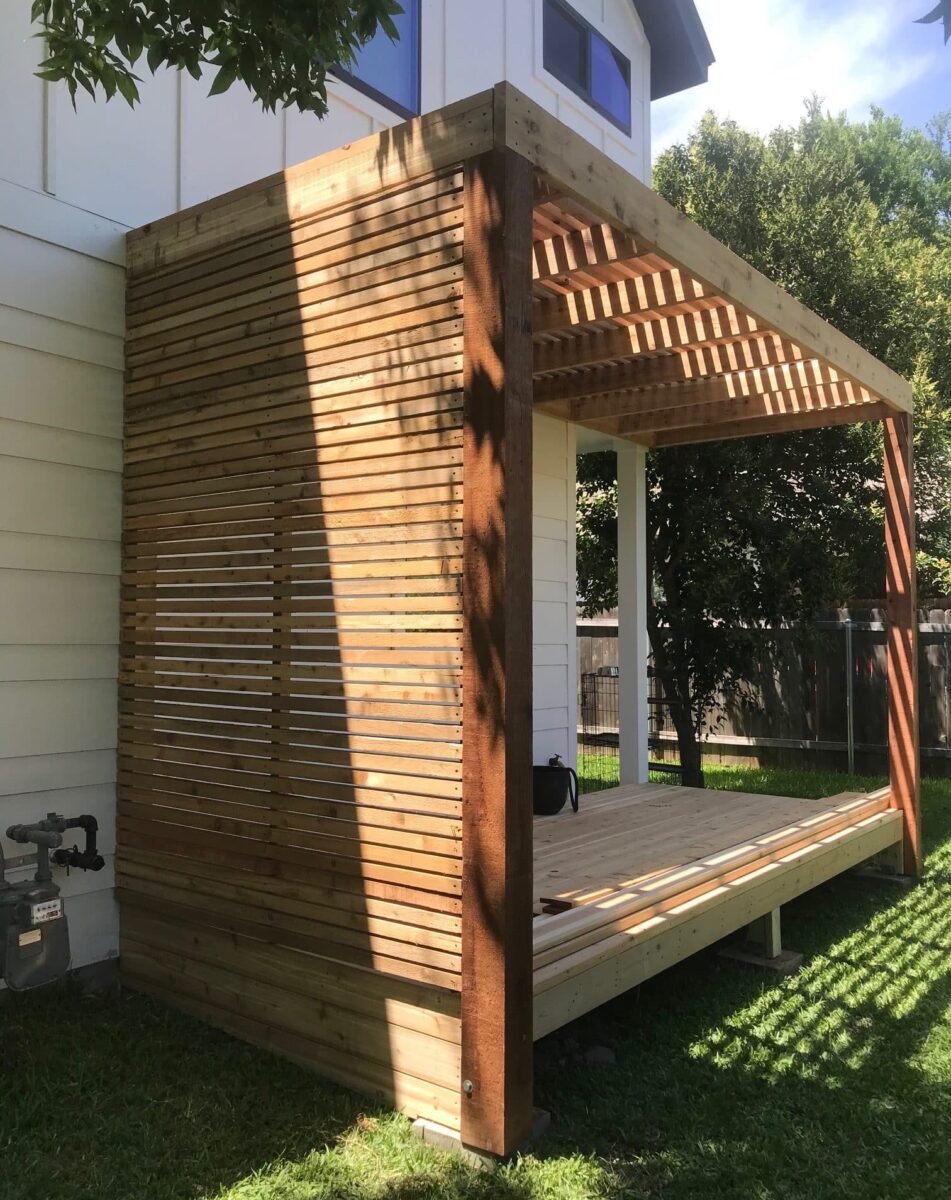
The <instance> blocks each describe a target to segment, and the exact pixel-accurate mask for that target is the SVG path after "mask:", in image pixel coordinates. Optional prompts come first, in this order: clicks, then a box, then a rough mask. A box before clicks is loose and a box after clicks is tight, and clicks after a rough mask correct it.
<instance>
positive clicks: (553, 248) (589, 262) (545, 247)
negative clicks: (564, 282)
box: [532, 224, 637, 283]
mask: <svg viewBox="0 0 951 1200" xmlns="http://www.w3.org/2000/svg"><path fill="white" fill-rule="evenodd" d="M636 257H637V247H636V245H635V243H634V239H633V238H632V237H630V235H629V234H626V233H621V232H619V231H618V230H617V229H615V228H614V227H613V226H611V225H606V224H600V225H591V226H589V228H587V229H579V230H572V231H570V232H566V233H565V234H564V236H562V237H550V238H545V239H544V240H543V241H538V242H535V243H534V244H533V246H532V273H533V278H534V280H535V282H536V283H543V282H545V281H546V280H551V279H559V278H560V277H561V276H563V275H570V274H571V273H572V272H575V271H585V270H589V269H590V268H592V267H603V266H608V265H613V264H615V263H620V262H622V261H625V260H630V259H636Z"/></svg>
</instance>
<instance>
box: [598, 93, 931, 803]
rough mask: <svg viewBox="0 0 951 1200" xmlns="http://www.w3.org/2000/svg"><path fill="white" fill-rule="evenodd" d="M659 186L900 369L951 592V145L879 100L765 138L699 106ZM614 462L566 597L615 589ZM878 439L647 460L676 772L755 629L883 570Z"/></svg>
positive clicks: (926, 573)
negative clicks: (847, 115) (853, 114)
mask: <svg viewBox="0 0 951 1200" xmlns="http://www.w3.org/2000/svg"><path fill="white" fill-rule="evenodd" d="M655 186H656V187H657V189H658V190H659V191H660V192H661V193H662V194H664V195H665V196H666V197H667V199H669V200H670V201H672V202H673V203H674V204H676V205H677V206H678V207H679V208H681V209H682V210H683V211H685V212H686V213H687V214H688V215H689V216H690V217H692V218H693V219H694V220H696V221H697V222H698V223H699V224H701V225H703V226H704V227H705V228H706V229H708V230H709V231H710V232H711V233H713V234H714V235H715V236H716V237H718V238H719V239H720V240H721V241H724V242H726V243H727V244H728V245H729V246H731V247H732V248H733V249H734V250H736V251H737V253H739V254H741V255H742V256H743V257H744V258H746V259H748V260H749V261H750V262H752V263H753V265H754V266H756V267H758V268H759V269H760V270H761V271H763V272H764V273H765V274H766V275H768V276H770V277H771V278H773V279H775V280H776V281H777V282H778V283H779V284H780V285H782V286H783V287H785V288H786V289H788V290H789V291H790V292H792V293H793V294H794V295H796V296H798V297H799V298H800V299H801V300H802V301H803V302H804V303H805V304H807V305H809V306H810V307H811V308H813V309H815V310H816V311H817V312H819V313H820V314H821V315H822V316H824V317H826V318H827V319H828V320H830V321H832V322H833V323H834V324H835V325H836V326H838V327H839V328H840V329H842V330H843V331H844V332H846V333H847V334H849V336H851V337H853V338H855V340H856V341H858V342H860V343H861V344H863V345H864V346H866V348H867V349H869V350H870V351H871V352H872V353H874V354H876V355H878V356H879V357H881V358H882V359H884V360H885V361H886V362H888V363H889V364H890V365H891V366H892V367H894V368H895V369H896V370H898V371H900V372H901V373H903V374H905V375H906V376H908V377H909V378H911V379H912V381H913V385H914V391H915V399H916V410H917V411H916V420H917V434H916V453H917V456H918V465H917V475H918V506H919V535H920V545H921V552H920V554H919V574H920V579H921V586H922V588H923V589H924V590H938V591H945V590H951V449H949V447H951V433H949V427H951V305H949V304H948V296H949V294H951V239H949V215H951V154H949V139H948V122H947V120H941V121H937V122H936V123H935V124H934V126H933V128H932V130H931V132H930V135H926V134H924V133H922V132H920V131H918V130H907V129H905V128H903V126H902V124H901V122H900V121H898V120H897V119H894V118H886V117H885V116H884V115H883V114H882V113H881V112H878V111H873V113H872V116H871V119H870V120H869V121H868V122H866V123H859V124H851V123H849V122H847V121H846V120H845V119H844V118H843V117H831V116H829V115H827V114H824V113H823V112H822V111H821V109H820V106H819V105H818V103H817V102H812V103H811V104H810V105H809V107H808V110H807V114H806V116H805V118H804V119H803V120H802V121H801V122H800V124H799V125H798V126H797V127H796V128H793V129H779V130H777V131H776V132H774V133H773V134H772V135H771V136H770V137H768V138H761V137H759V136H757V135H755V134H751V133H747V132H744V131H743V130H741V129H740V128H738V126H736V125H735V124H734V123H732V122H725V121H718V120H716V118H714V117H713V116H712V115H711V114H708V115H707V116H706V117H705V118H704V119H703V121H702V122H701V124H700V126H699V127H698V129H697V130H696V131H695V132H694V133H693V134H692V135H691V137H690V138H689V140H688V141H687V143H686V144H685V145H682V146H675V147H673V148H672V149H671V150H668V151H667V152H666V153H665V154H663V155H662V156H661V157H660V159H659V160H658V162H657V165H656V168H655ZM613 472H614V463H613V456H611V455H601V456H591V459H590V460H588V461H586V460H582V462H581V466H580V472H579V512H580V518H579V519H580V522H581V526H582V528H581V532H580V535H579V547H578V564H579V591H580V594H581V596H582V600H583V604H584V607H585V609H586V611H588V612H591V611H596V610H598V609H601V608H604V607H612V606H613V604H614V603H616V599H617V583H616V562H615V557H614V547H615V545H616V542H615V538H616V524H615V521H616V517H615V514H616V496H615V493H614V490H613V488H614V483H613ZM881 472H882V467H881V434H880V429H879V427H878V426H876V425H856V426H848V427H842V428H834V429H826V430H816V431H813V432H809V433H800V434H788V435H782V436H772V437H765V438H749V439H744V440H737V441H729V442H722V443H710V444H706V445H701V446H695V447H683V448H678V449H667V450H660V451H653V452H651V453H650V454H649V456H648V495H649V507H648V539H649V540H648V546H649V554H650V568H651V570H650V573H651V579H652V594H651V602H650V604H649V606H648V623H649V633H650V638H651V648H652V652H653V657H654V664H655V669H656V670H657V672H658V674H659V676H660V679H661V682H662V686H663V689H664V693H665V697H666V698H667V700H668V701H669V705H670V710H671V715H672V718H673V721H674V724H675V727H676V729H677V735H678V743H679V748H680V754H681V762H682V764H683V765H684V769H685V775H684V777H685V781H686V782H688V783H694V784H696V783H699V782H700V781H701V778H702V776H701V774H700V740H701V739H702V736H703V734H704V732H705V731H706V730H707V729H708V720H707V714H708V713H709V711H710V708H711V704H712V702H713V700H714V698H715V697H716V696H717V694H718V693H719V694H726V695H727V696H728V697H734V698H737V697H739V698H742V696H743V692H744V679H746V678H749V677H750V675H751V670H752V667H753V665H754V663H755V662H757V661H762V655H763V652H764V647H766V646H767V645H768V643H767V642H766V639H763V638H762V637H761V636H759V635H758V633H757V630H758V628H759V627H760V626H763V625H776V624H778V623H780V622H783V621H786V622H808V621H809V619H810V618H811V617H812V616H813V615H814V614H815V613H816V612H817V611H819V610H820V609H823V608H827V607H830V606H832V605H834V604H836V603H838V602H841V601H843V600H844V599H846V598H848V597H849V596H854V595H876V594H878V593H879V592H880V590H881V581H882V577H883V571H884V549H883V539H882V504H881Z"/></svg>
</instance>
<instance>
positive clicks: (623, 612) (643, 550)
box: [617, 445, 648, 783]
mask: <svg viewBox="0 0 951 1200" xmlns="http://www.w3.org/2000/svg"><path fill="white" fill-rule="evenodd" d="M645 471H646V451H645V450H644V447H643V446H634V445H631V446H630V447H628V448H626V449H623V450H618V452H617V599H618V605H617V608H618V614H617V615H618V622H617V638H618V663H619V667H620V670H619V678H618V726H619V741H620V746H619V749H620V757H621V763H620V782H621V783H646V782H647V760H648V754H647V734H648V714H647V690H648V689H647V589H648V582H647V490H646V486H647V485H646V475H645Z"/></svg>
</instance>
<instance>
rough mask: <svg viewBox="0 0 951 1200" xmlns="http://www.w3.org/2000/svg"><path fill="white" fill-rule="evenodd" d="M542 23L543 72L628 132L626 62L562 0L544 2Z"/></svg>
mask: <svg viewBox="0 0 951 1200" xmlns="http://www.w3.org/2000/svg"><path fill="white" fill-rule="evenodd" d="M543 20H544V28H543V61H544V64H545V70H546V71H550V72H551V74H552V75H554V76H555V78H556V79H560V80H561V82H562V83H563V84H565V85H566V86H567V87H570V88H571V90H572V91H573V92H576V93H577V94H578V95H579V96H580V97H581V98H582V99H583V100H586V101H587V102H588V104H590V105H591V107H592V108H595V109H597V110H598V112H599V113H601V114H602V116H605V117H607V118H608V120H609V121H611V122H613V123H614V124H615V125H617V126H618V127H619V128H621V129H623V130H624V132H625V133H630V132H631V63H630V60H629V59H627V58H625V57H624V55H623V54H622V53H621V52H620V50H616V49H615V48H614V46H612V45H611V43H610V42H608V41H606V40H605V39H604V38H603V37H602V36H601V34H600V33H598V31H597V30H596V29H595V28H594V27H593V26H592V25H589V24H588V22H587V21H586V20H585V19H584V18H583V17H581V16H579V15H578V14H577V13H576V12H574V10H573V9H570V8H569V7H568V5H567V4H563V3H562V0H545V11H544V18H543Z"/></svg>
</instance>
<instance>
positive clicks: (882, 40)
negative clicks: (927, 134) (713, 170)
mask: <svg viewBox="0 0 951 1200" xmlns="http://www.w3.org/2000/svg"><path fill="white" fill-rule="evenodd" d="M697 8H698V10H699V12H700V16H701V18H702V19H703V23H704V26H705V28H706V30H707V35H708V36H709V38H710V43H711V45H712V46H713V52H714V54H715V55H716V59H717V61H716V62H715V63H714V65H713V66H712V67H711V68H710V79H709V82H708V83H707V84H702V85H701V86H699V87H696V88H693V89H691V90H690V91H688V92H684V93H682V94H681V95H679V96H671V97H670V98H669V99H666V100H661V101H658V102H656V103H655V104H654V105H653V106H652V120H653V127H654V134H653V138H654V153H655V154H657V153H658V152H659V151H661V150H663V149H664V148H665V147H667V146H669V145H670V144H671V143H672V142H677V141H681V140H683V139H684V138H685V137H686V135H687V134H688V133H689V132H690V130H691V129H692V128H693V127H694V126H695V125H696V123H697V121H698V120H699V118H700V117H701V116H702V114H703V113H704V112H705V111H706V110H707V109H708V108H712V109H713V111H714V112H715V113H716V114H717V115H718V116H720V117H732V118H733V119H734V120H736V121H738V122H739V123H740V124H741V125H743V126H744V127H745V128H748V129H755V130H757V131H759V132H760V133H766V132H768V131H769V130H771V129H774V128H775V127H776V126H777V125H786V124H793V123H795V122H796V121H798V119H799V117H800V116H801V115H802V113H803V101H804V100H805V99H807V98H808V97H809V96H811V95H812V94H813V93H815V94H817V95H819V96H821V97H822V98H823V101H824V103H825V106H826V107H827V108H829V109H831V111H832V112H840V111H841V110H843V109H845V110H847V111H848V112H849V113H850V114H851V115H852V116H854V117H861V116H863V115H865V114H866V113H867V111H868V108H869V105H871V104H878V105H882V106H883V107H885V106H887V103H888V101H889V99H890V98H891V97H892V96H894V95H896V94H897V93H898V92H899V91H901V89H902V88H904V87H906V86H907V85H908V84H910V83H914V82H915V81H916V80H918V79H920V78H921V77H922V76H923V75H925V74H926V73H927V72H928V71H929V70H930V69H931V67H932V66H933V65H934V64H935V62H936V59H937V57H938V54H937V51H936V50H929V51H928V52H926V53H920V54H904V55H901V54H899V53H897V51H896V38H897V36H898V35H899V33H904V32H905V31H906V30H907V27H908V25H909V23H910V22H912V21H914V19H915V18H916V17H918V16H920V15H921V11H923V10H922V3H921V0H897V2H896V0H824V2H823V0H697ZM937 44H939V45H940V39H939V40H938V43H937Z"/></svg>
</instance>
